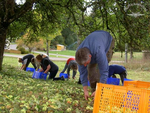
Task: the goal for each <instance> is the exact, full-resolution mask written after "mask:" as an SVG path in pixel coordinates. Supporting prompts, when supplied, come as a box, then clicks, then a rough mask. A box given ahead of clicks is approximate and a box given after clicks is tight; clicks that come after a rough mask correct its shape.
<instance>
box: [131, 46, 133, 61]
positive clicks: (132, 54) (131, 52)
mask: <svg viewBox="0 0 150 113" xmlns="http://www.w3.org/2000/svg"><path fill="white" fill-rule="evenodd" d="M132 58H133V50H132V48H131V49H130V59H132Z"/></svg>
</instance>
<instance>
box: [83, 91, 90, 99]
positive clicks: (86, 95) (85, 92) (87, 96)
mask: <svg viewBox="0 0 150 113" xmlns="http://www.w3.org/2000/svg"><path fill="white" fill-rule="evenodd" d="M84 97H85V100H88V98H89V97H90V96H89V92H88V91H84Z"/></svg>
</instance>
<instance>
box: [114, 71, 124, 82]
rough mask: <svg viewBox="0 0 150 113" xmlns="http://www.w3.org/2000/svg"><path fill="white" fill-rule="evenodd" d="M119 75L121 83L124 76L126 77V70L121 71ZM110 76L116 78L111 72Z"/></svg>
mask: <svg viewBox="0 0 150 113" xmlns="http://www.w3.org/2000/svg"><path fill="white" fill-rule="evenodd" d="M119 76H120V79H121V82H122V84H123V82H124V78H127V72H126V71H123V72H122V73H120V74H119ZM112 77H113V78H116V75H115V74H113V75H112Z"/></svg>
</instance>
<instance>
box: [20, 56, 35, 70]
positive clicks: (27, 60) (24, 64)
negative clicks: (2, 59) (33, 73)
mask: <svg viewBox="0 0 150 113" xmlns="http://www.w3.org/2000/svg"><path fill="white" fill-rule="evenodd" d="M32 58H34V55H32V54H27V55H25V56H24V57H23V58H19V60H18V62H19V63H22V66H21V70H24V71H26V68H27V67H28V65H29V64H30V62H31V59H32ZM31 63H32V62H31ZM32 65H33V66H34V68H35V69H36V65H35V64H34V63H32Z"/></svg>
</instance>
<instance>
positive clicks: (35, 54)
mask: <svg viewBox="0 0 150 113" xmlns="http://www.w3.org/2000/svg"><path fill="white" fill-rule="evenodd" d="M5 53H6V52H5ZM6 54H9V55H20V54H15V53H6ZM31 54H33V55H34V56H37V55H38V53H34V52H32V53H31ZM21 55H26V54H21ZM49 57H57V58H66V57H64V56H59V55H51V54H50V55H49Z"/></svg>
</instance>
